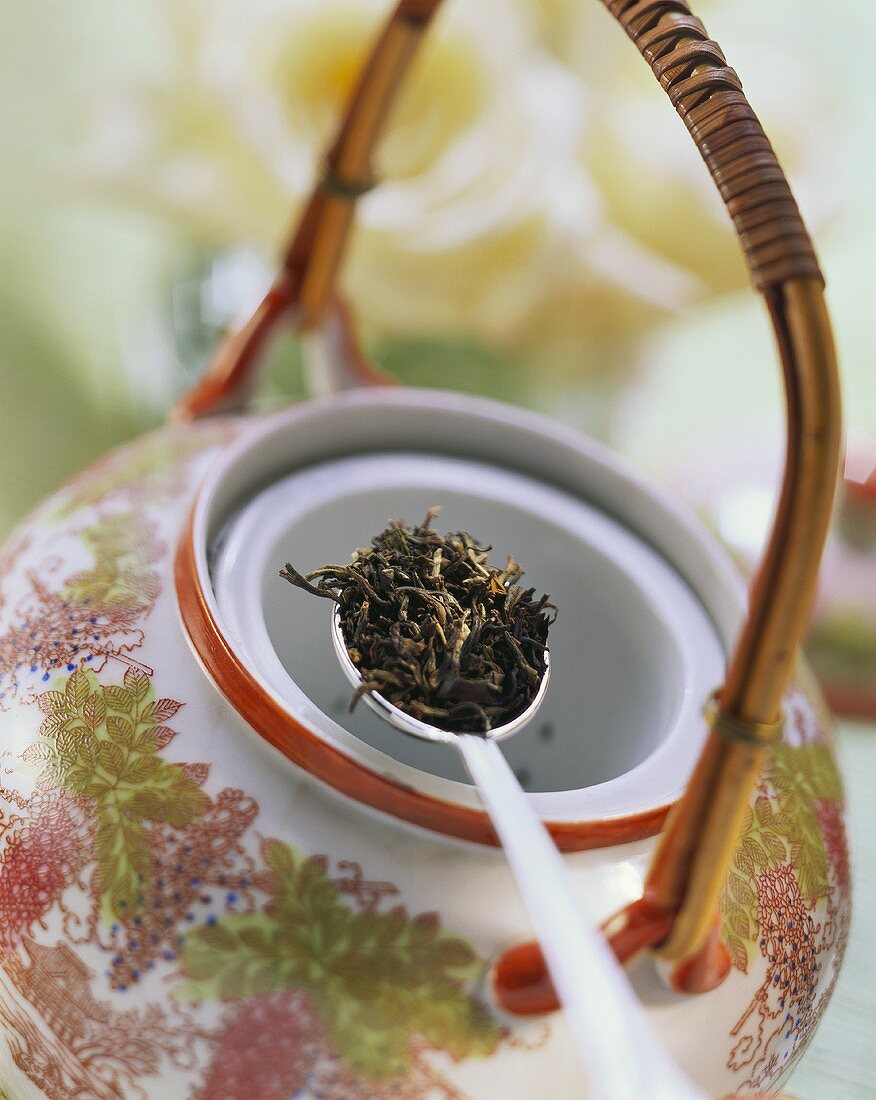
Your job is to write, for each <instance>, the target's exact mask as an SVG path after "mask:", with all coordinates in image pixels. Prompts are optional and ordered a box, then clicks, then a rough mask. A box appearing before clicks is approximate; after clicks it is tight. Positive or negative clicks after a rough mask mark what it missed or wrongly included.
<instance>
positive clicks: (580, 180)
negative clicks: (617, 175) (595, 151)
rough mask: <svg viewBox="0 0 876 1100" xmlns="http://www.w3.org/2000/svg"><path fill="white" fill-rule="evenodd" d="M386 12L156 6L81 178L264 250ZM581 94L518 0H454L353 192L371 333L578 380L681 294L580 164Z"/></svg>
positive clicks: (209, 236)
mask: <svg viewBox="0 0 876 1100" xmlns="http://www.w3.org/2000/svg"><path fill="white" fill-rule="evenodd" d="M388 7H389V5H388V4H387V3H386V2H385V0H381V2H377V0H283V3H279V2H275V0H256V2H255V3H249V4H240V3H230V2H228V0H225V2H219V3H215V2H214V3H212V4H207V3H206V2H205V0H174V2H173V3H169V2H168V4H167V5H166V7H165V8H164V9H163V10H164V13H165V14H164V23H165V30H166V33H168V35H169V36H170V40H171V41H170V47H169V49H168V53H169V56H170V60H169V62H168V65H167V69H166V72H165V73H164V74H163V76H162V77H161V78H160V79H159V80H157V81H155V82H154V83H153V84H152V85H150V86H149V87H143V86H139V87H130V88H115V89H112V90H110V91H109V92H108V94H107V97H106V100H105V101H104V103H103V105H102V108H101V118H100V119H99V122H98V124H97V125H96V127H95V129H94V133H93V134H92V138H91V140H90V142H89V145H88V147H87V150H86V157H85V160H86V165H87V170H88V174H89V177H90V178H91V179H92V180H94V179H97V180H100V181H101V183H102V184H103V185H105V186H106V187H108V188H110V189H111V190H112V192H113V193H114V194H116V195H119V196H126V197H129V198H131V199H133V200H136V201H137V202H139V203H140V204H141V205H142V204H147V205H151V206H154V207H156V208H158V209H160V210H163V211H165V212H169V213H171V214H173V215H176V216H177V217H178V218H179V219H180V221H181V222H182V223H183V224H184V225H185V227H186V228H187V230H188V231H189V232H192V233H196V234H198V235H199V237H200V239H201V241H202V242H204V243H206V244H208V245H209V246H211V247H214V248H221V247H224V246H227V245H230V244H240V243H250V244H252V243H254V244H256V245H257V246H259V247H261V248H262V249H264V250H272V251H273V250H275V249H276V248H277V246H278V245H279V243H280V241H281V239H282V235H283V232H284V230H285V229H286V227H287V226H288V225H289V223H290V217H291V214H292V212H293V211H294V209H295V207H296V206H297V205H298V204H299V203H300V202H301V200H302V199H303V197H304V195H305V194H306V192H307V189H308V187H309V186H310V185H311V182H312V180H313V178H314V175H315V172H316V168H317V161H318V155H319V153H320V152H321V150H322V149H323V147H324V145H325V143H326V140H327V138H328V136H329V135H330V133H331V131H332V128H333V126H334V125H335V123H336V121H337V118H338V116H339V113H340V111H341V110H342V107H343V104H344V102H345V99H346V97H347V95H348V92H349V89H350V87H351V84H352V82H353V80H354V78H355V75H356V73H357V72H358V69H359V66H360V64H361V61H362V58H363V56H364V53H365V51H366V49H367V47H368V45H369V43H370V42H371V40H372V38H373V35H374V33H375V30H376V28H377V26H378V25H379V21H380V19H381V18H382V17H383V16H384V15H385V13H386V12H387V10H388ZM608 31H609V33H610V28H608ZM596 102H598V97H596V96H594V95H593V94H592V92H591V91H590V90H589V88H588V85H587V84H586V83H585V81H584V80H582V79H581V77H579V76H577V75H575V74H574V73H573V72H572V71H571V70H570V69H569V68H568V67H567V66H566V65H564V64H563V63H562V62H561V61H560V60H559V59H558V58H557V57H556V56H555V55H553V54H552V53H551V52H550V51H549V50H548V49H547V48H546V46H545V45H544V43H543V42H542V40H541V39H540V37H539V34H538V31H537V23H536V21H535V19H534V18H533V14H532V12H531V11H530V10H529V8H528V6H527V5H526V4H524V3H517V0H504V2H502V0H476V2H475V0H455V2H454V0H451V2H450V3H449V4H448V7H447V10H446V11H444V12H442V16H441V18H440V19H439V20H438V21H437V23H436V25H435V27H434V28H433V30H432V32H431V34H430V37H429V38H428V40H427V42H426V43H425V45H424V47H423V50H422V53H421V55H420V56H419V58H418V59H417V61H416V63H415V66H414V69H413V71H412V73H411V76H410V79H409V82H408V85H407V87H406V89H405V91H404V94H403V96H402V100H401V102H400V105H399V107H398V109H397V111H396V112H395V114H394V116H393V118H392V120H391V123H390V126H389V131H388V134H387V137H386V140H385V141H384V143H383V146H382V148H381V154H380V162H381V172H382V175H383V176H384V178H385V182H384V183H383V185H382V186H381V187H380V188H379V189H378V190H377V191H375V192H374V193H373V194H372V195H370V196H368V197H367V198H366V199H365V200H364V201H363V202H362V204H361V212H360V214H361V216H360V223H359V228H358V230H357V233H356V236H355V240H354V243H353V248H352V253H351V262H350V265H349V268H348V271H347V273H346V278H345V282H346V286H347V288H348V290H349V292H350V294H351V297H352V298H353V301H354V303H355V305H356V306H357V307H358V311H359V313H360V316H362V317H363V318H365V319H367V321H368V323H369V326H370V328H371V331H372V332H374V333H376V334H378V335H396V334H408V335H410V334H415V335H422V334H425V335H428V336H430V337H434V336H439V337H440V336H442V335H446V334H452V335H453V336H454V337H457V338H458V337H460V336H465V335H469V336H473V337H475V338H478V339H480V340H483V341H485V342H487V343H489V344H491V345H492V346H494V347H505V348H511V349H513V350H514V351H515V352H516V353H518V354H519V355H521V356H523V357H525V358H527V359H529V360H530V361H531V360H533V359H535V360H536V361H537V362H539V364H540V365H545V366H547V365H550V364H551V363H553V364H554V365H556V366H558V367H559V368H560V369H562V368H564V367H565V368H568V369H571V370H573V371H579V370H580V369H581V368H582V367H584V366H594V367H599V366H600V365H603V364H604V363H605V360H606V359H610V358H611V350H613V349H616V348H617V347H619V346H620V344H619V337H620V336H621V334H624V333H626V332H628V331H629V330H630V329H631V328H633V329H634V328H636V327H637V326H640V325H641V324H642V323H644V322H646V321H651V320H653V319H654V318H655V317H659V316H662V315H664V314H665V313H666V312H667V311H672V310H675V309H676V308H677V307H679V306H681V305H683V304H685V303H686V302H687V301H689V300H691V298H692V297H694V296H695V295H696V294H697V293H698V292H699V290H700V289H701V287H700V283H699V281H698V280H697V279H695V278H693V277H691V276H690V275H689V274H688V273H687V272H685V271H684V270H682V269H681V267H680V266H679V265H677V264H675V263H674V262H670V261H667V260H665V259H662V258H661V257H660V256H659V255H657V254H656V253H655V252H654V251H653V250H652V249H651V248H650V247H647V246H643V244H642V243H641V241H640V240H638V239H637V237H636V235H635V234H634V233H632V234H631V233H628V232H625V231H624V230H623V229H622V228H621V227H620V225H619V223H618V222H616V221H615V220H614V219H613V218H612V216H611V207H612V204H613V203H614V200H613V199H611V198H608V197H607V196H606V195H605V193H604V191H603V189H602V188H601V186H600V185H599V182H598V180H597V178H596V176H595V175H594V173H593V172H592V171H591V170H590V168H589V167H588V157H587V148H588V146H589V144H590V143H592V141H593V140H594V139H595V134H596V133H597V132H598V131H597V130H596V129H595V127H596V126H597V125H601V123H599V124H597V122H596V120H595V119H594V111H593V106H594V103H596ZM663 106H664V109H665V105H663ZM636 183H637V184H639V185H641V184H642V181H641V180H638V181H636ZM582 340H586V341H588V342H589V343H590V345H591V350H590V352H589V354H588V353H582V351H581V342H582ZM609 365H611V364H609Z"/></svg>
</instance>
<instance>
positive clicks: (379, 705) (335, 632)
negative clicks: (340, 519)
mask: <svg viewBox="0 0 876 1100" xmlns="http://www.w3.org/2000/svg"><path fill="white" fill-rule="evenodd" d="M331 637H332V644H333V646H334V649H335V654H336V656H337V658H338V661H339V662H340V665H341V668H342V669H343V671H344V675H345V676H346V677H347V679H348V680H349V681H350V684H351V685H352V686H353V687H354V688H358V687H361V685H362V673H361V672H360V671H359V669H358V668H356V666H355V665H354V664H353V661H352V660H351V658H350V654H349V652H348V651H347V643H346V642H345V640H344V630H343V627H342V625H341V615H340V610H339V608H338V605H337V604H335V605H334V608H333V610H332V618H331ZM544 661H545V670H544V675H543V676H542V678H541V683H540V684H539V685H538V691H537V692H536V694H535V696H534V697H533V699H532V702H531V703H530V704H529V706H528V707H527V708H526V709H525V710H524V711H521V713H520V714H518V715H517V717H516V718H512V719H511V721H510V722H506V723H505V724H504V725H502V726H497V727H496V728H495V729H491V730H488V731H486V732H482V731H474V730H472V731H471V732H472V734H475V735H476V736H478V737H484V738H486V739H487V740H489V741H504V740H506V739H507V738H509V737H513V736H514V734H515V733H519V732H520V731H521V730H522V729H523V728H524V727H525V726H528V725H529V723H530V722H531V721H532V720H533V718H535V716H536V714H537V713H538V711H539V710H540V708H541V705H542V703H543V702H544V700H545V697H546V696H547V690H548V687H549V686H550V679H551V659H550V652H549V651H548V650H545V654H544ZM363 699H364V701H365V704H366V706H368V707H370V708H371V710H373V711H374V713H375V714H377V715H378V716H379V717H380V718H382V719H383V720H384V721H386V722H389V724H390V725H391V726H394V727H395V728H396V729H397V730H401V732H402V733H406V734H408V735H409V736H410V737H419V738H420V740H422V741H433V742H435V743H436V744H441V745H454V744H456V742H457V739H458V738H459V737H461V736H465V734H464V733H461V732H459V731H454V730H443V729H441V728H440V727H439V726H433V725H431V724H430V723H429V722H423V721H421V719H419V718H415V717H414V716H413V715H411V714H408V713H407V712H406V711H403V710H402V709H401V708H400V707H397V706H395V705H394V704H393V703H390V702H389V700H388V699H385V698H384V697H383V696H382V695H381V694H380V692H377V691H369V692H366V693H365V695H364V696H363Z"/></svg>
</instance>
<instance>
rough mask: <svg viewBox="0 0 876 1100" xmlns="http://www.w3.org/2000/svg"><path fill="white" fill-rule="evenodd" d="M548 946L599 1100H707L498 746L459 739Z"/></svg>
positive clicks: (544, 948)
mask: <svg viewBox="0 0 876 1100" xmlns="http://www.w3.org/2000/svg"><path fill="white" fill-rule="evenodd" d="M456 743H457V745H458V747H459V751H460V752H461V753H462V756H463V758H464V760H465V763H466V767H467V768H468V770H469V772H470V774H471V777H472V779H473V780H474V782H475V785H476V786H477V788H478V791H479V793H480V796H481V798H482V800H483V802H484V805H485V808H486V810H487V812H488V813H489V815H490V817H491V818H492V821H493V825H494V826H495V829H496V832H497V833H498V834H499V839H500V840H501V841H502V845H503V847H504V849H505V855H506V857H507V859H508V863H509V864H510V866H511V870H512V871H513V873H514V877H515V879H516V882H517V887H518V889H519V891H520V894H521V897H522V899H523V903H524V905H525V907H526V911H527V913H528V915H529V918H530V920H531V922H532V926H533V929H534V931H535V934H536V936H537V938H538V941H539V944H540V945H541V949H542V953H543V955H544V958H545V961H546V963H547V966H548V969H549V971H550V975H551V979H552V981H553V983H554V988H555V989H556V991H557V994H558V996H559V999H560V1001H561V1003H562V1005H563V1008H564V1010H565V1014H566V1017H567V1019H568V1022H569V1028H570V1030H571V1033H572V1038H573V1041H574V1042H575V1044H576V1045H577V1048H578V1053H579V1054H580V1056H581V1060H582V1062H583V1063H584V1066H585V1069H586V1073H587V1078H588V1081H589V1084H590V1093H589V1095H590V1096H592V1097H593V1100H670V1098H671V1100H704V1098H705V1093H703V1092H701V1091H700V1090H699V1089H698V1088H696V1087H695V1086H694V1085H693V1084H692V1083H690V1082H689V1081H688V1080H687V1079H686V1078H684V1077H683V1076H682V1074H681V1072H680V1070H679V1069H678V1068H677V1067H676V1066H675V1064H674V1063H673V1062H672V1061H671V1060H670V1059H669V1057H668V1056H667V1055H666V1053H665V1052H664V1051H663V1049H662V1047H661V1046H660V1043H659V1042H658V1040H657V1037H656V1035H655V1034H654V1032H653V1031H652V1029H651V1025H650V1022H649V1021H648V1019H647V1017H646V1015H645V1011H644V1009H643V1008H642V1005H641V1004H640V1002H639V999H638V997H637V995H636V993H635V991H634V990H633V988H632V986H631V985H630V983H629V981H628V979H627V976H626V974H625V973H624V971H623V969H622V967H621V966H620V964H619V963H618V961H617V960H616V959H615V957H614V955H613V954H612V952H611V950H610V949H609V947H608V946H607V944H606V943H605V941H604V940H603V938H602V936H601V935H599V934H598V933H597V932H596V931H595V930H594V929H592V928H590V926H589V925H588V924H587V922H586V921H585V920H584V919H583V918H582V915H581V911H580V909H579V907H578V904H577V902H576V900H575V896H574V891H573V888H572V882H571V878H570V876H569V873H568V870H567V868H566V865H565V863H564V862H563V859H562V857H561V855H560V853H559V852H558V851H557V848H556V846H555V845H554V842H553V840H552V839H551V837H550V835H549V833H548V832H547V830H546V829H545V828H544V826H543V825H542V823H541V822H540V821H539V819H538V818H537V817H536V816H535V813H534V812H533V810H532V808H531V806H530V804H529V801H528V799H527V797H526V795H525V794H524V792H523V790H522V789H521V787H520V784H519V783H518V782H517V778H516V776H515V775H514V773H513V771H512V770H511V768H510V766H509V765H508V762H507V761H506V760H505V757H504V756H503V755H502V752H501V750H500V749H499V746H498V745H497V744H496V742H495V741H491V740H489V739H487V738H484V737H476V736H472V735H469V734H465V735H462V736H459V737H458V738H457V739H456Z"/></svg>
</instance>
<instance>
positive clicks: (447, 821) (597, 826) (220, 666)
mask: <svg viewBox="0 0 876 1100" xmlns="http://www.w3.org/2000/svg"><path fill="white" fill-rule="evenodd" d="M196 507H197V502H196V504H195V508H196ZM195 508H193V509H192V511H191V512H190V514H189V518H188V522H187V524H186V526H185V529H184V531H183V534H182V537H181V539H180V542H179V545H178V547H177V552H176V559H175V563H174V574H175V581H176V591H177V598H178V601H179V608H180V614H181V616H182V621H183V624H184V627H185V630H186V633H187V634H188V636H189V639H190V640H191V643H192V645H193V646H194V649H195V651H196V653H197V654H198V656H199V658H200V660H201V662H202V663H203V665H204V667H205V669H206V670H207V672H208V673H209V675H210V676H211V678H212V679H213V681H214V683H215V684H216V686H217V687H218V688H219V690H220V691H221V692H222V694H223V695H224V696H225V698H226V699H227V700H228V702H229V703H230V704H231V705H232V706H233V707H234V709H235V710H236V711H237V712H238V714H240V716H241V717H242V718H243V719H244V720H245V721H246V722H247V723H248V724H249V725H250V726H251V727H252V728H253V729H254V730H255V731H256V732H257V733H258V734H260V735H261V736H262V737H264V738H265V740H266V741H268V742H269V743H270V744H271V745H273V746H274V747H275V748H277V749H279V750H280V752H282V753H283V754H284V756H286V757H288V758H289V759H290V760H291V761H292V762H293V763H295V764H297V765H298V766H299V767H301V768H303V769H304V770H305V771H307V772H309V773H310V774H311V775H313V776H314V777H315V778H317V779H319V780H322V781H323V782H324V783H327V784H328V785H329V786H331V787H333V788H334V789H335V790H337V791H339V792H340V793H341V794H344V795H347V796H348V797H350V798H353V799H355V800H356V801H358V802H361V803H364V804H365V805H366V806H370V807H372V808H373V809H376V810H380V811H382V812H383V813H387V814H390V815H392V816H393V817H397V818H400V819H401V820H402V821H406V822H409V823H410V824H413V825H419V826H421V827H422V828H425V829H429V830H431V831H433V832H437V833H442V834H443V835H445V836H449V837H455V838H457V839H460V840H467V841H472V842H474V843H476V844H484V845H491V846H494V847H498V845H499V840H498V837H497V836H496V833H495V831H494V829H493V827H492V825H491V823H490V820H489V818H488V817H487V815H486V814H485V813H484V812H483V811H482V810H475V809H472V808H469V807H467V806H459V805H456V804H454V803H451V802H445V801H443V800H441V799H437V798H434V797H432V796H430V795H425V794H422V793H421V792H419V791H416V790H414V789H412V788H411V787H408V786H406V785H405V784H404V783H402V782H400V781H399V780H396V779H394V778H393V777H392V776H389V775H384V774H380V773H379V772H375V771H372V770H371V769H370V768H367V767H365V766H364V765H363V764H361V763H359V762H358V761H356V760H353V759H351V758H350V757H349V756H346V755H345V754H344V753H343V752H341V751H340V750H339V749H337V748H335V747H334V746H332V745H329V744H328V743H327V742H325V741H324V740H322V738H320V737H319V736H318V735H317V734H315V733H314V732H313V731H312V730H310V729H308V728H307V727H306V726H304V725H302V724H301V723H300V722H298V721H296V720H295V719H294V718H293V717H292V716H291V715H290V714H289V713H288V712H287V711H286V710H284V709H283V708H282V707H281V706H280V705H279V704H278V703H277V702H276V700H275V699H274V698H273V697H272V696H271V695H270V694H269V693H268V692H267V691H266V690H265V689H264V688H263V687H262V685H261V684H260V683H259V682H258V680H257V679H256V678H255V677H254V676H253V675H252V673H251V672H250V671H249V670H248V669H247V668H246V666H245V665H244V663H243V662H242V661H241V660H240V658H239V657H238V656H237V655H236V654H235V652H234V650H233V649H232V647H231V645H230V644H229V642H228V641H227V639H226V638H225V636H224V635H223V633H222V630H221V628H220V626H219V624H218V623H217V621H216V619H215V617H214V615H213V612H212V609H211V607H210V604H209V601H208V600H207V599H206V597H205V594H204V591H203V589H202V586H201V580H200V576H199V574H198V568H197V556H196V552H195V544H194V511H195ZM671 809H672V806H671V805H667V806H660V807H657V808H656V809H653V810H646V811H644V812H641V813H636V814H628V815H625V816H623V817H618V818H609V819H605V820H596V821H582V822H565V821H563V822H548V823H546V824H547V827H548V829H549V830H550V833H551V835H552V836H553V838H554V840H555V841H556V843H557V846H558V847H559V848H560V850H561V851H564V852H580V851H587V850H590V849H593V848H608V847H613V846H615V845H618V844H628V843H630V842H632V841H636V840H643V839H645V838H647V837H651V836H655V835H656V834H657V833H659V832H660V830H661V828H662V827H663V823H664V822H665V820H666V817H667V815H668V814H669V811H670V810H671Z"/></svg>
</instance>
